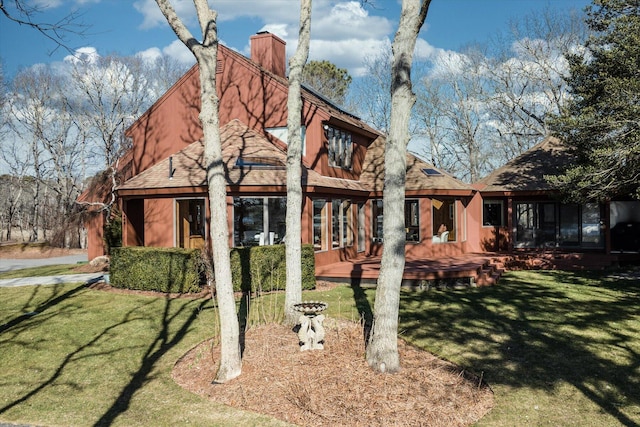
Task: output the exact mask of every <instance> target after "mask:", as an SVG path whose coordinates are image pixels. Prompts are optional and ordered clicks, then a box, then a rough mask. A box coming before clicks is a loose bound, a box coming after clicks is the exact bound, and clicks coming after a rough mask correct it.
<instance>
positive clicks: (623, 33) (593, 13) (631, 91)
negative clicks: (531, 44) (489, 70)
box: [548, 0, 640, 201]
mask: <svg viewBox="0 0 640 427" xmlns="http://www.w3.org/2000/svg"><path fill="white" fill-rule="evenodd" d="M587 16H588V19H587V25H588V26H589V28H590V29H591V30H592V31H593V32H594V33H593V35H592V36H591V37H590V38H589V40H588V42H587V45H586V51H585V52H584V53H583V54H582V55H574V56H572V57H571V58H570V70H571V74H570V77H569V78H568V83H569V86H570V93H571V95H572V98H571V101H570V102H569V103H568V105H567V107H566V108H565V109H564V110H563V111H562V112H561V113H560V115H559V116H558V117H557V118H556V119H555V120H554V122H553V129H554V130H555V131H556V133H557V134H558V136H559V137H560V138H561V139H562V140H564V141H565V142H566V143H567V144H568V145H569V147H570V148H571V149H572V150H573V151H574V152H575V155H576V159H577V161H576V164H574V165H570V166H569V168H568V169H567V170H566V171H565V173H564V174H563V175H557V176H553V177H548V179H549V181H550V182H551V183H552V184H553V185H555V186H556V187H557V188H559V189H560V190H562V191H563V193H564V194H565V195H566V196H567V198H568V199H570V200H575V201H585V200H606V199H611V198H613V197H616V196H622V197H625V196H631V197H635V198H640V0H594V3H593V5H592V6H589V7H588V8H587Z"/></svg>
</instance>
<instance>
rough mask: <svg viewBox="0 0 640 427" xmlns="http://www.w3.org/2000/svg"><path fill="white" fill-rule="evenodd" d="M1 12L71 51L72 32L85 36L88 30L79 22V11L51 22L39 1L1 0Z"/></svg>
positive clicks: (2, 14)
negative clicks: (69, 38)
mask: <svg viewBox="0 0 640 427" xmlns="http://www.w3.org/2000/svg"><path fill="white" fill-rule="evenodd" d="M0 12H1V14H0V16H4V17H5V18H6V19H8V20H9V21H13V22H15V23H17V24H19V25H21V26H25V27H27V28H31V29H33V30H35V31H38V32H40V33H41V34H42V35H43V36H44V37H46V38H47V39H49V40H51V41H52V42H53V43H54V44H55V46H56V47H55V49H57V48H59V47H62V48H64V49H66V50H68V51H70V52H71V51H72V49H71V48H70V47H69V46H68V44H67V40H66V38H67V37H68V36H69V35H71V34H73V35H76V36H84V34H85V32H86V30H87V26H86V25H84V24H82V23H80V22H79V18H80V15H79V14H78V13H77V12H71V13H69V14H67V15H65V16H64V17H63V18H61V19H58V20H56V21H55V22H49V21H48V19H47V18H46V11H45V10H44V7H42V6H40V5H39V4H38V3H37V2H35V3H34V2H29V1H25V0H6V1H5V0H0ZM40 18H42V19H40ZM55 49H54V50H55Z"/></svg>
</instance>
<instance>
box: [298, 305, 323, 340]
mask: <svg viewBox="0 0 640 427" xmlns="http://www.w3.org/2000/svg"><path fill="white" fill-rule="evenodd" d="M327 306H328V304H327V303H326V302H322V301H304V302H299V303H297V304H294V305H293V309H294V310H295V311H297V312H299V313H301V314H300V318H299V319H298V322H299V323H300V329H298V340H299V342H300V351H304V350H322V349H324V327H323V326H322V322H323V321H324V314H320V313H322V312H323V311H324V310H326V309H327Z"/></svg>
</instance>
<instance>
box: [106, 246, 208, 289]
mask: <svg viewBox="0 0 640 427" xmlns="http://www.w3.org/2000/svg"><path fill="white" fill-rule="evenodd" d="M199 265H200V251H199V250H193V249H191V250H187V249H182V248H150V247H140V246H128V247H123V248H112V252H111V264H110V268H109V270H110V274H109V279H110V282H111V285H112V286H114V287H117V288H124V289H136V290H144V291H159V292H180V293H189V292H198V291H200V289H201V288H200V271H199Z"/></svg>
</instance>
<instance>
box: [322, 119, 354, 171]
mask: <svg viewBox="0 0 640 427" xmlns="http://www.w3.org/2000/svg"><path fill="white" fill-rule="evenodd" d="M325 132H326V135H327V142H328V150H329V166H332V167H336V168H342V169H351V164H352V161H351V159H352V157H353V141H352V139H351V134H350V133H349V132H346V131H344V130H342V129H337V128H334V127H332V126H329V125H325Z"/></svg>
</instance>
